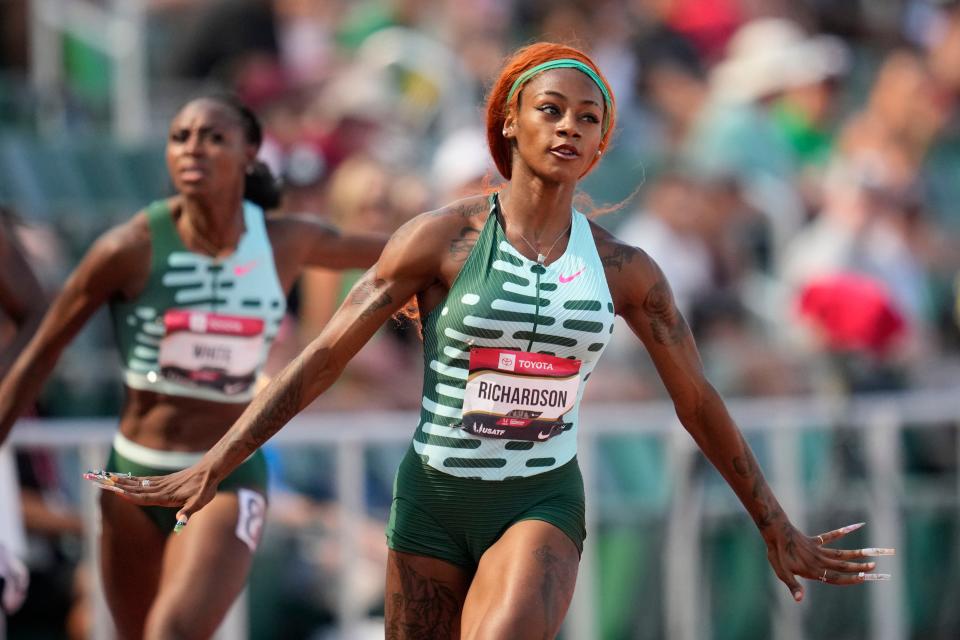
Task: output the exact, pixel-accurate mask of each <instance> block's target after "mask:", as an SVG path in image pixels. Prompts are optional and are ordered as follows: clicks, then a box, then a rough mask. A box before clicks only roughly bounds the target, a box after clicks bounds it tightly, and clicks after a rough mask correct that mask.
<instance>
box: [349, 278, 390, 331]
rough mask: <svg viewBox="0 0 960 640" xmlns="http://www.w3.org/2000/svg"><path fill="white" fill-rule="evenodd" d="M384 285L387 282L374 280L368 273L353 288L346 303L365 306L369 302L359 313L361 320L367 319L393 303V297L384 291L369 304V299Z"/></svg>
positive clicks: (378, 279) (381, 279)
mask: <svg viewBox="0 0 960 640" xmlns="http://www.w3.org/2000/svg"><path fill="white" fill-rule="evenodd" d="M386 283H387V281H386V280H384V279H383V278H374V277H373V276H372V274H371V273H369V272H368V273H367V274H365V275H364V276H363V278H362V279H361V280H360V281H359V282H358V283H357V284H356V285H355V286H354V288H353V291H352V292H351V293H350V297H349V298H347V301H348V302H349V303H350V304H351V305H354V306H356V305H362V304H367V303H368V302H369V304H367V307H366V308H365V309H364V310H363V311H361V312H360V318H361V319H366V318H369V317H370V316H372V315H373V314H374V313H376V312H377V311H378V310H379V309H382V308H383V307H386V306H387V305H389V304H391V303H392V302H393V297H392V296H391V295H390V294H389V293H387V292H386V291H384V292H383V293H381V294H380V295H379V297H377V298H376V299H375V300H373V301H372V302H370V298H372V297H373V296H374V295H375V294H376V293H377V291H378V290H379V289H380V288H381V287H383V286H384V285H385V284H386Z"/></svg>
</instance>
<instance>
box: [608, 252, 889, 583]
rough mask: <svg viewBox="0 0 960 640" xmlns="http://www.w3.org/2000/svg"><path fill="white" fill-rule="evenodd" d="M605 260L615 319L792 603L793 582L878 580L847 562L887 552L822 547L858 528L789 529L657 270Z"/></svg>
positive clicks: (619, 258) (639, 256)
mask: <svg viewBox="0 0 960 640" xmlns="http://www.w3.org/2000/svg"><path fill="white" fill-rule="evenodd" d="M604 253H606V258H605V260H604V262H605V265H606V267H607V276H608V281H609V282H610V283H611V290H612V291H613V294H614V299H615V304H616V308H617V312H618V313H619V314H620V315H621V316H622V317H623V318H624V320H626V322H627V324H628V325H630V328H631V329H632V330H633V332H634V333H635V334H636V335H637V336H638V337H639V338H640V339H641V340H642V341H643V344H644V345H645V346H646V348H647V351H648V352H649V353H650V356H651V358H652V359H653V362H654V364H655V366H656V368H657V371H658V373H659V374H660V377H661V379H662V380H663V383H664V385H665V387H666V389H667V391H668V392H669V394H670V397H671V399H672V400H673V403H674V406H675V407H676V411H677V416H678V417H679V418H680V422H681V423H682V424H683V426H684V427H685V428H686V430H687V431H688V432H689V433H690V435H691V436H692V437H693V439H694V440H695V441H696V443H697V446H699V447H700V449H701V450H702V451H703V453H704V455H706V456H707V458H708V459H709V460H710V462H711V463H713V465H714V466H715V467H716V468H717V470H718V471H719V472H720V474H721V475H722V476H723V477H724V479H725V480H726V481H727V483H728V484H729V485H730V487H731V489H733V491H734V493H736V495H737V497H738V498H739V499H740V502H742V503H743V506H744V507H745V508H746V510H747V511H748V512H749V513H750V516H751V517H752V518H753V521H754V522H755V523H756V525H757V528H758V529H759V531H760V534H761V535H762V536H763V539H764V541H765V542H766V545H767V557H768V559H769V560H770V564H771V566H772V567H773V570H774V571H775V572H776V574H777V576H778V577H779V578H780V579H781V580H782V581H783V582H784V583H785V584H786V585H787V587H788V588H789V589H790V592H791V593H792V594H793V597H794V599H796V600H798V601H799V600H800V599H802V597H803V587H801V586H800V583H799V582H798V581H797V579H796V576H802V577H805V578H810V579H817V580H821V581H823V582H831V583H834V584H855V583H859V582H864V581H866V580H876V579H883V578H882V577H881V576H880V575H878V574H871V573H869V572H870V571H872V570H873V569H874V568H875V563H873V562H866V563H857V562H851V560H855V559H859V558H862V557H864V556H866V555H886V554H887V552H890V553H892V551H891V550H886V549H859V550H849V551H847V550H839V549H826V548H823V547H822V545H823V544H824V543H826V542H830V541H832V540H835V539H837V538H839V537H842V536H844V535H846V534H847V533H850V532H851V531H853V530H855V529H856V528H859V527H858V526H854V527H844V528H843V529H838V530H836V531H831V532H828V533H825V534H821V535H820V536H814V537H808V536H806V535H804V534H802V533H801V532H800V531H798V530H797V529H796V528H794V526H793V524H791V522H790V520H789V518H788V517H787V515H786V514H785V513H784V511H783V509H782V508H781V507H780V503H779V502H778V501H777V498H776V496H774V494H773V491H772V490H771V489H770V486H769V485H768V484H767V481H766V480H765V479H764V477H763V473H762V471H761V470H760V466H759V465H758V464H757V461H756V458H755V457H754V455H753V453H752V452H751V450H750V447H749V446H748V445H747V443H746V441H745V440H744V438H743V436H742V434H741V433H740V430H739V429H738V428H737V426H736V424H735V423H734V421H733V419H732V418H731V417H730V414H729V413H728V412H727V408H726V406H725V405H724V402H723V400H722V399H721V397H720V395H719V394H718V393H717V391H716V390H715V389H714V388H713V386H712V385H711V384H710V383H709V382H708V381H707V379H706V378H705V377H704V374H703V367H702V365H701V362H700V356H699V354H698V352H697V348H696V345H695V344H694V340H693V337H692V335H691V333H690V329H689V328H688V327H687V323H686V321H685V320H684V319H683V316H682V315H681V314H680V312H679V310H678V309H677V306H676V304H675V302H674V299H673V294H672V293H671V291H670V286H669V285H668V284H667V281H666V279H665V278H664V276H663V273H662V272H661V271H660V268H659V267H658V266H657V265H656V263H654V261H653V260H651V259H650V258H649V256H647V255H646V254H645V253H644V252H643V251H641V250H639V249H635V248H633V247H627V246H624V245H621V244H619V243H615V242H614V243H610V244H608V245H607V248H606V250H605V252H602V253H601V255H604Z"/></svg>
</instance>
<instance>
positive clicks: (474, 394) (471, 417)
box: [462, 347, 580, 442]
mask: <svg viewBox="0 0 960 640" xmlns="http://www.w3.org/2000/svg"><path fill="white" fill-rule="evenodd" d="M579 387H580V361H579V360H570V359H565V358H557V357H555V356H548V355H544V354H540V353H525V352H522V351H509V350H507V349H487V348H476V347H474V348H473V349H471V350H470V375H469V377H468V378H467V386H466V389H465V391H464V398H463V422H462V427H463V429H464V430H466V431H467V432H469V433H472V434H474V435H477V436H482V437H485V438H498V439H504V440H529V441H532V442H542V441H544V440H549V439H550V438H552V437H554V436H556V435H558V434H560V433H563V431H565V424H564V415H565V414H566V413H567V412H568V411H570V410H571V409H573V406H574V404H575V403H576V400H577V391H578V389H579Z"/></svg>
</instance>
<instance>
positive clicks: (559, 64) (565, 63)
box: [507, 58, 612, 134]
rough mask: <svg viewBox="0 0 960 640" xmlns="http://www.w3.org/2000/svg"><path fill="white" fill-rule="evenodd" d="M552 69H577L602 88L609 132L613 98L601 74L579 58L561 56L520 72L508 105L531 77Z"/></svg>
mask: <svg viewBox="0 0 960 640" xmlns="http://www.w3.org/2000/svg"><path fill="white" fill-rule="evenodd" d="M550 69H576V70H577V71H580V72H582V73H585V74H586V75H587V77H588V78H590V79H591V80H593V82H594V83H595V84H596V85H597V87H598V88H599V89H600V93H602V94H603V102H604V110H603V133H604V134H606V133H607V128H608V127H609V126H610V109H611V107H610V105H611V103H612V100H611V99H610V92H609V91H607V85H606V84H604V82H603V80H601V79H600V76H599V75H598V74H597V72H596V71H594V70H593V69H591V68H590V67H589V65H586V64H584V63H582V62H580V61H579V60H574V59H573V58H560V59H558V60H548V61H547V62H544V63H541V64H538V65H537V66H535V67H530V68H529V69H527V70H526V71H524V72H523V73H521V74H520V77H519V78H517V79H516V81H515V82H514V83H513V86H512V87H510V93H508V94H507V105H508V106H509V105H510V101H511V100H513V96H514V94H515V93H516V92H517V90H518V89H519V88H520V87H521V86H522V85H523V84H524V83H525V82H527V81H528V80H529V79H530V78H532V77H533V76H535V75H537V74H538V73H542V72H544V71H549V70H550Z"/></svg>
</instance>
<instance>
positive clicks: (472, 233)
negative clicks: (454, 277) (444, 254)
mask: <svg viewBox="0 0 960 640" xmlns="http://www.w3.org/2000/svg"><path fill="white" fill-rule="evenodd" d="M479 237H480V232H479V231H477V230H476V229H474V228H473V227H463V228H462V229H460V235H459V236H457V237H456V238H454V239H453V240H451V241H450V257H452V258H454V259H455V260H459V261H463V260H466V259H467V256H468V255H470V251H472V250H473V247H474V245H475V244H477V238H479Z"/></svg>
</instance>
